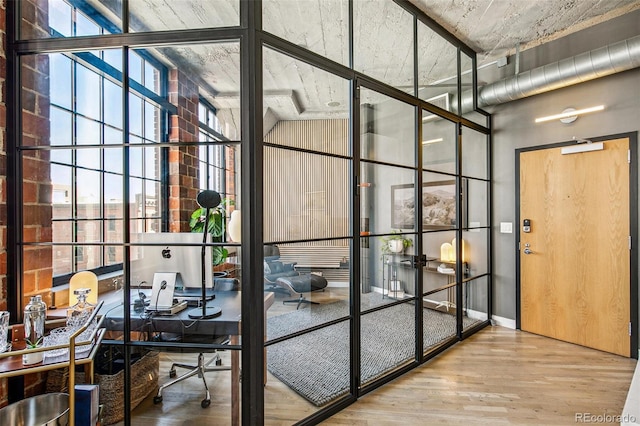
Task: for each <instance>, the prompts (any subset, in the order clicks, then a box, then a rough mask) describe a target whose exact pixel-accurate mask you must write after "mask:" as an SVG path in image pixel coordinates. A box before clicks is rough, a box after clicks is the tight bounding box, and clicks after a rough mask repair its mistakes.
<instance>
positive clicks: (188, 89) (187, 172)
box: [169, 69, 200, 232]
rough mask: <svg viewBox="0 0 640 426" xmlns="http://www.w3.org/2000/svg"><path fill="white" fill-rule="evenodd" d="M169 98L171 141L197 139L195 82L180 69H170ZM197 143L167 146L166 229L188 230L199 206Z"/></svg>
mask: <svg viewBox="0 0 640 426" xmlns="http://www.w3.org/2000/svg"><path fill="white" fill-rule="evenodd" d="M169 102H171V103H172V104H174V105H176V106H177V107H178V114H177V115H173V116H171V122H170V123H169V125H170V133H169V141H170V142H197V141H198V128H199V124H198V102H199V95H198V86H197V85H196V84H195V83H194V82H193V81H192V80H190V79H189V78H188V77H187V76H186V75H185V74H184V73H183V72H181V71H179V70H177V69H172V70H170V71H169ZM198 175H199V173H198V147H197V146H192V147H191V146H187V147H185V146H182V147H172V148H170V149H169V231H170V232H188V231H189V230H190V229H189V219H190V218H191V213H192V212H193V211H194V210H195V209H196V208H197V207H198V204H197V202H196V197H197V196H198V191H199V188H200V185H199V178H198Z"/></svg>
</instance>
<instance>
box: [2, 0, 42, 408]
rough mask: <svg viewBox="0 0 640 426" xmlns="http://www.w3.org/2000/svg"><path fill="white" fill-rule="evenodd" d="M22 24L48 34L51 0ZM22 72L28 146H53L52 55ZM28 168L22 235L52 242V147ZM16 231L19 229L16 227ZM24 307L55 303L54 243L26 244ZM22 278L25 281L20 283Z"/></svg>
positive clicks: (27, 60)
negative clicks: (34, 301)
mask: <svg viewBox="0 0 640 426" xmlns="http://www.w3.org/2000/svg"><path fill="white" fill-rule="evenodd" d="M21 7H22V17H23V19H22V28H23V35H24V38H35V37H42V36H43V35H46V34H47V33H48V16H47V13H48V2H47V0H22V2H21ZM0 36H1V37H2V43H1V46H0V85H1V87H2V90H1V96H0V244H1V245H0V283H1V286H2V287H1V290H2V291H1V292H0V310H4V309H6V307H7V299H6V297H7V296H6V295H7V286H8V285H17V283H15V282H12V283H8V282H7V261H6V243H7V232H8V230H7V221H6V219H7V203H8V200H7V198H6V185H7V182H6V178H7V167H6V158H7V157H6V154H7V141H6V94H7V91H6V87H5V84H6V82H5V79H6V53H5V50H4V49H5V46H6V43H7V41H6V0H0ZM21 73H22V108H23V109H22V120H23V128H22V133H23V136H22V140H21V142H20V143H21V144H23V145H28V146H45V145H48V144H49V134H50V125H49V59H48V57H47V56H46V55H40V56H34V55H30V56H25V57H23V58H22V63H21ZM18 161H21V164H22V167H23V176H24V178H23V181H22V183H21V185H22V188H21V191H19V192H20V196H21V198H20V199H18V200H16V201H17V202H18V203H21V205H22V206H23V209H22V215H23V218H22V219H23V225H24V226H23V229H20V230H17V231H18V232H22V239H23V241H25V242H51V240H52V223H51V218H52V205H51V191H52V184H51V181H50V177H49V175H50V173H49V152H48V151H27V152H24V153H23V156H22V157H21V158H20V159H19V160H18ZM12 231H15V230H12ZM22 257H23V271H22V281H21V283H22V286H23V294H24V299H23V300H22V304H23V306H24V305H25V304H26V303H28V301H29V298H30V296H32V295H36V294H40V295H42V298H43V300H44V301H45V302H46V303H47V304H50V303H51V285H52V274H53V268H52V249H51V247H26V248H25V249H24V251H23V253H22ZM18 282H20V281H18ZM45 377H46V374H44V373H35V374H29V375H26V376H25V380H24V386H25V396H32V395H37V394H40V393H42V392H44V382H45ZM7 394H8V390H7V382H6V380H0V406H4V405H6V404H7V396H8V395H7Z"/></svg>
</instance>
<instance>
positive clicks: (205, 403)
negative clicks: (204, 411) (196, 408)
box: [200, 399, 211, 408]
mask: <svg viewBox="0 0 640 426" xmlns="http://www.w3.org/2000/svg"><path fill="white" fill-rule="evenodd" d="M210 405H211V400H210V399H203V400H202V402H201V403H200V406H201V407H202V408H207V407H208V406H210Z"/></svg>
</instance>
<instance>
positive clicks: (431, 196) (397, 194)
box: [391, 179, 456, 229]
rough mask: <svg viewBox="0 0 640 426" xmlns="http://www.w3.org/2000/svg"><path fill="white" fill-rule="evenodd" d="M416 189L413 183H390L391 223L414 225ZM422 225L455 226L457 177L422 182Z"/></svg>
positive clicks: (434, 226) (401, 226)
mask: <svg viewBox="0 0 640 426" xmlns="http://www.w3.org/2000/svg"><path fill="white" fill-rule="evenodd" d="M415 209H416V203H415V191H414V185H413V184H412V183H409V184H402V185H392V186H391V227H392V228H398V229H413V228H414V220H415V219H414V217H415ZM422 226H423V228H424V229H451V228H455V226H456V181H455V179H451V180H442V181H435V182H426V183H423V184H422Z"/></svg>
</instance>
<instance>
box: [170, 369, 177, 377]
mask: <svg viewBox="0 0 640 426" xmlns="http://www.w3.org/2000/svg"><path fill="white" fill-rule="evenodd" d="M169 377H170V378H172V379H173V378H174V377H176V370H169Z"/></svg>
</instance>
